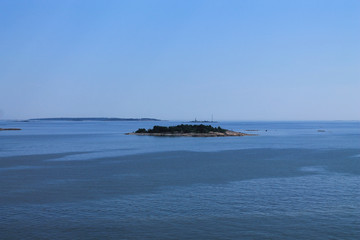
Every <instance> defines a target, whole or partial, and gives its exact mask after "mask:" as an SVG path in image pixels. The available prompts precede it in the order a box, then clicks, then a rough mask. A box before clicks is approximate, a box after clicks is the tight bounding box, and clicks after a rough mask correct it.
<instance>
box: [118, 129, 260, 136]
mask: <svg viewBox="0 0 360 240" xmlns="http://www.w3.org/2000/svg"><path fill="white" fill-rule="evenodd" d="M125 134H126V135H137V136H157V137H240V136H256V134H247V133H242V132H235V131H229V130H228V131H226V132H208V133H135V132H132V133H125Z"/></svg>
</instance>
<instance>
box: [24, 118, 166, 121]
mask: <svg viewBox="0 0 360 240" xmlns="http://www.w3.org/2000/svg"><path fill="white" fill-rule="evenodd" d="M29 120H30V121H105V122H111V121H161V120H160V119H156V118H33V119H29Z"/></svg>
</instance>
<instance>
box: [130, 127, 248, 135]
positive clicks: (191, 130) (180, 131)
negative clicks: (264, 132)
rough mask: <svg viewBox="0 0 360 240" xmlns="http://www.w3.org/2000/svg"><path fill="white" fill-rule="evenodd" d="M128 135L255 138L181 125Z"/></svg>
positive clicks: (209, 128)
mask: <svg viewBox="0 0 360 240" xmlns="http://www.w3.org/2000/svg"><path fill="white" fill-rule="evenodd" d="M126 135H139V136H161V137H234V136H254V135H255V134H247V133H241V132H234V131H230V130H227V129H223V128H221V127H212V126H211V125H203V124H199V125H190V124H181V125H177V126H171V127H163V126H154V127H153V128H152V129H148V130H146V129H145V128H139V129H138V130H137V131H135V132H132V133H126Z"/></svg>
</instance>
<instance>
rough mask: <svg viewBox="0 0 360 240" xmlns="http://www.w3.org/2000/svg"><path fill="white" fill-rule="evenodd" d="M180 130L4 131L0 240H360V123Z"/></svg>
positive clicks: (79, 125)
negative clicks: (220, 133) (184, 133)
mask: <svg viewBox="0 0 360 240" xmlns="http://www.w3.org/2000/svg"><path fill="white" fill-rule="evenodd" d="M178 123H179V122H90V121H88V122H87V121H84V122H65V121H30V122H15V121H0V127H2V128H6V127H19V128H22V129H23V130H22V131H2V132H0V239H341V240H344V239H359V238H360V122H355V121H354V122H342V121H337V122H220V123H214V124H212V125H213V126H221V127H223V128H227V129H231V130H235V131H244V132H246V130H258V131H247V132H248V133H256V134H258V136H247V137H226V138H221V137H219V138H191V137H190V138H189V137H151V136H127V135H124V133H126V132H132V131H135V130H136V129H137V128H140V127H145V128H150V127H152V126H153V125H175V124H178ZM318 130H324V131H318Z"/></svg>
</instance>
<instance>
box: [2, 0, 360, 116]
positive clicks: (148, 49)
mask: <svg viewBox="0 0 360 240" xmlns="http://www.w3.org/2000/svg"><path fill="white" fill-rule="evenodd" d="M0 9H1V14H0V22H1V24H0V33H1V38H0V53H1V57H0V89H1V93H0V119H28V118H40V117H124V118H145V117H147V118H160V119H169V120H185V119H188V120H193V119H194V118H197V119H198V120H210V119H211V115H212V114H213V116H214V120H360V106H359V105H360V94H359V92H360V1H358V0H347V1H343V0H337V1H332V0H318V1H314V0H308V1H306V0H294V1H289V0H242V1H238V0H236V1H211V0H204V1H196V0H195V1H183V0H172V1H168V0H164V1H157V0H151V1H147V0H146V1H145V0H144V1H140V0H135V1H130V0H129V1H117V0H114V1H111V0H108V1H100V0H98V1H90V0H86V1H85V0H83V1H81V0H77V1H71V0H61V1H41V0H39V1H32V0H23V1H21V0H17V1H12V0H5V1H1V2H0Z"/></svg>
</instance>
